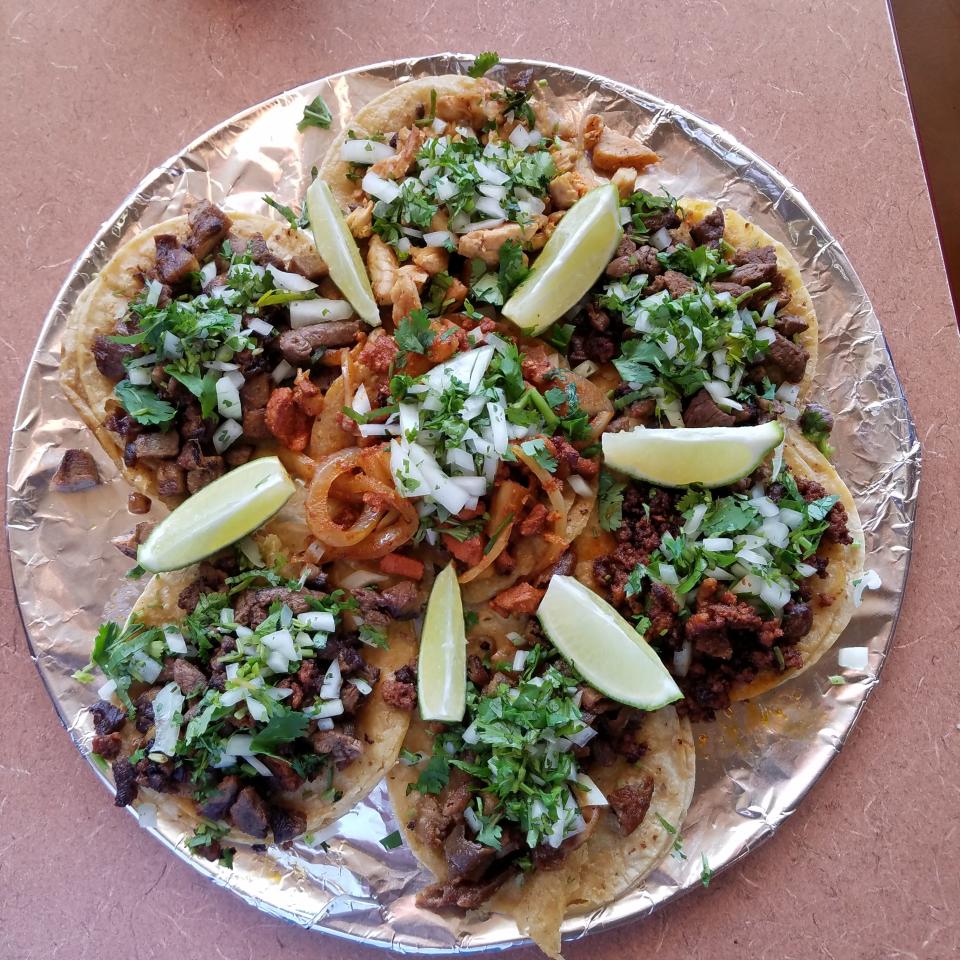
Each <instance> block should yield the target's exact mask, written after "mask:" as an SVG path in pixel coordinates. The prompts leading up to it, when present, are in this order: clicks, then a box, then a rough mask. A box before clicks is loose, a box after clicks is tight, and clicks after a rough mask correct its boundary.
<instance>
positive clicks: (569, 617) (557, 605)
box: [537, 575, 683, 710]
mask: <svg viewBox="0 0 960 960" xmlns="http://www.w3.org/2000/svg"><path fill="white" fill-rule="evenodd" d="M537 616H538V617H539V618H540V623H541V624H542V625H543V629H544V631H545V632H546V634H547V636H548V637H549V638H550V639H551V640H552V641H553V645H554V646H555V647H556V648H557V649H558V650H559V651H560V653H561V654H562V655H563V657H564V659H566V660H568V661H569V662H570V663H571V664H573V666H574V667H576V669H577V670H578V671H579V673H580V675H581V676H582V677H583V678H584V680H586V681H587V683H589V684H590V685H591V686H592V687H595V688H596V689H597V690H599V691H600V692H601V693H602V694H603V695H604V696H607V697H610V699H611V700H616V701H617V702H618V703H625V704H627V706H630V707H637V708H638V709H640V710H659V709H660V707H663V706H666V705H667V704H668V703H673V701H674V700H679V699H680V698H681V697H682V696H683V694H682V693H681V692H680V688H679V687H678V686H677V685H676V683H674V681H673V677H671V676H670V674H669V673H668V672H667V668H666V667H665V666H664V665H663V664H662V663H661V662H660V658H659V657H658V656H657V654H656V653H655V652H654V650H653V648H652V647H651V646H650V645H649V644H648V643H647V642H646V640H644V639H643V637H641V636H640V634H639V633H637V631H636V630H634V629H633V627H631V626H630V624H629V623H627V621H626V620H624V619H623V617H621V616H620V614H619V613H617V611H616V610H614V609H613V607H611V606H610V604H609V603H607V602H606V600H603V599H602V598H600V597H598V596H597V595H596V594H595V593H594V592H593V591H592V590H590V589H588V588H587V587H585V586H584V585H583V584H582V583H580V581H579V580H576V579H575V578H574V577H563V576H559V575H557V576H554V577H553V578H552V579H551V580H550V586H549V587H547V592H546V594H545V595H544V598H543V600H542V601H541V602H540V608H539V609H538V610H537Z"/></svg>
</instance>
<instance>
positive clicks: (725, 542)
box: [702, 537, 733, 553]
mask: <svg viewBox="0 0 960 960" xmlns="http://www.w3.org/2000/svg"><path fill="white" fill-rule="evenodd" d="M702 543H703V549H704V550H709V551H710V552H711V553H727V552H728V551H730V550H732V549H733V541H732V540H731V539H730V538H729V537H705V538H704V539H703V541H702Z"/></svg>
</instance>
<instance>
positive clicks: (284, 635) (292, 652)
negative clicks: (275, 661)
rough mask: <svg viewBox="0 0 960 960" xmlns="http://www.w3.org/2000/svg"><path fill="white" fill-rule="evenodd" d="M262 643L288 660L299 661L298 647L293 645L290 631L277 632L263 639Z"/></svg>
mask: <svg viewBox="0 0 960 960" xmlns="http://www.w3.org/2000/svg"><path fill="white" fill-rule="evenodd" d="M260 642H261V643H262V644H263V645H264V646H265V647H266V648H267V649H268V650H274V651H276V652H277V653H279V654H282V655H283V656H284V657H286V658H287V660H298V659H299V656H298V654H297V650H296V647H294V645H293V634H292V633H290V631H289V630H275V631H274V632H273V633H268V634H267V635H266V636H265V637H262V638H261V640H260Z"/></svg>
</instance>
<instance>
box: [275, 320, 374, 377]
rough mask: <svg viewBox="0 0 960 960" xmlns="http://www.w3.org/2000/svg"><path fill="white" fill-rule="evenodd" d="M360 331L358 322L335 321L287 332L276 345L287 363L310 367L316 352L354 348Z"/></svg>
mask: <svg viewBox="0 0 960 960" xmlns="http://www.w3.org/2000/svg"><path fill="white" fill-rule="evenodd" d="M359 330H360V324H359V323H358V322H357V321H356V320H333V321H331V322H329V323H317V324H314V325H313V326H310V327H301V328H300V329H299V330H285V331H284V332H283V333H281V334H280V336H279V337H277V339H276V340H275V341H274V345H275V346H276V348H277V349H278V350H279V351H280V353H281V354H282V355H283V359H284V360H286V361H287V363H291V364H293V366H295V367H297V366H300V367H303V366H309V364H310V358H311V357H312V356H313V353H314V351H315V350H317V349H319V348H320V347H323V348H333V347H350V346H353V343H354V341H355V340H356V338H357V333H358V332H359Z"/></svg>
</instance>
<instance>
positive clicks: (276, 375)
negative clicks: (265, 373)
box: [270, 360, 297, 383]
mask: <svg viewBox="0 0 960 960" xmlns="http://www.w3.org/2000/svg"><path fill="white" fill-rule="evenodd" d="M296 372H297V371H296V370H295V369H294V368H293V367H292V366H290V364H289V363H287V361H286V360H281V361H280V362H279V363H278V364H277V365H276V366H275V367H274V368H273V373H271V374H270V379H271V380H273V382H274V383H283V381H284V380H286V379H288V378H289V377H292V376H293V375H294V374H295V373H296Z"/></svg>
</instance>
